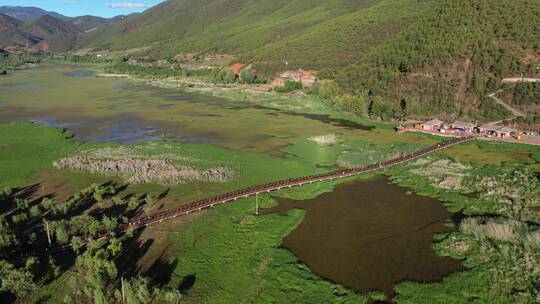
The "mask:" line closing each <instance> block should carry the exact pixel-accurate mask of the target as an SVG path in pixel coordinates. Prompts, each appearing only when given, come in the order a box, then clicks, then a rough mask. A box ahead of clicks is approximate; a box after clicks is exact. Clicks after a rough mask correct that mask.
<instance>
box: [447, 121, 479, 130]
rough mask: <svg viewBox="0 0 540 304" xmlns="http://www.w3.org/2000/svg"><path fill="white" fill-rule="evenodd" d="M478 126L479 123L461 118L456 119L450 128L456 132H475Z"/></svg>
mask: <svg viewBox="0 0 540 304" xmlns="http://www.w3.org/2000/svg"><path fill="white" fill-rule="evenodd" d="M476 127H477V125H475V124H473V123H470V122H465V121H459V120H456V121H454V122H453V123H451V124H450V129H451V130H452V131H454V132H464V133H473V132H474V130H475V129H476Z"/></svg>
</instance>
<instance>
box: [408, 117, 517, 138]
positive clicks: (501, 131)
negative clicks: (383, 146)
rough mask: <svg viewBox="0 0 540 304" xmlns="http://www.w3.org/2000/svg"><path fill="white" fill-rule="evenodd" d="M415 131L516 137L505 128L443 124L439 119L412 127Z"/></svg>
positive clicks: (469, 124)
mask: <svg viewBox="0 0 540 304" xmlns="http://www.w3.org/2000/svg"><path fill="white" fill-rule="evenodd" d="M414 127H415V129H417V130H423V131H428V132H437V133H442V134H479V135H484V136H487V137H497V138H509V137H512V136H517V130H515V129H512V128H508V127H505V126H499V125H492V124H483V125H480V126H479V125H477V124H473V123H470V122H464V121H454V122H452V123H445V122H444V121H442V120H439V119H432V120H428V121H425V122H422V123H417V124H415V125H414Z"/></svg>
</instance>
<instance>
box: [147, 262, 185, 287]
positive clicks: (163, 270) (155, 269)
mask: <svg viewBox="0 0 540 304" xmlns="http://www.w3.org/2000/svg"><path fill="white" fill-rule="evenodd" d="M177 265H178V262H177V261H176V260H175V261H172V262H168V261H167V260H166V259H165V258H164V257H163V256H161V257H160V258H159V259H158V260H157V261H155V262H154V264H152V266H151V267H150V268H148V270H146V271H145V273H144V276H146V277H148V278H150V280H151V282H152V285H155V286H158V287H159V288H162V287H164V286H166V285H168V284H169V282H170V281H171V276H172V274H173V272H174V270H175V269H176V266H177Z"/></svg>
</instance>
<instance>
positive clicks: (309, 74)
mask: <svg viewBox="0 0 540 304" xmlns="http://www.w3.org/2000/svg"><path fill="white" fill-rule="evenodd" d="M318 80H319V79H318V78H317V73H316V72H315V71H310V70H302V69H300V70H295V71H286V72H283V73H281V74H280V75H279V77H278V78H276V79H274V81H273V82H272V84H273V85H274V86H283V85H285V82H287V81H295V82H301V83H302V85H303V86H304V87H311V86H312V85H313V84H315V82H317V81H318Z"/></svg>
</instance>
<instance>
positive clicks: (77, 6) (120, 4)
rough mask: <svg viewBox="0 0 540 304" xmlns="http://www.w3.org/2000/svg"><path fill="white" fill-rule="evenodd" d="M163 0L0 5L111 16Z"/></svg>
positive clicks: (27, 0) (5, 1)
mask: <svg viewBox="0 0 540 304" xmlns="http://www.w3.org/2000/svg"><path fill="white" fill-rule="evenodd" d="M160 2H163V0H0V6H4V5H16V6H35V7H39V8H42V9H44V10H47V11H54V12H57V13H60V14H62V15H65V16H69V17H75V16H82V15H94V16H101V17H107V18H108V17H113V16H117V15H127V14H131V13H136V12H142V11H144V10H146V9H148V8H149V7H151V6H154V5H156V4H158V3H160Z"/></svg>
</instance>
